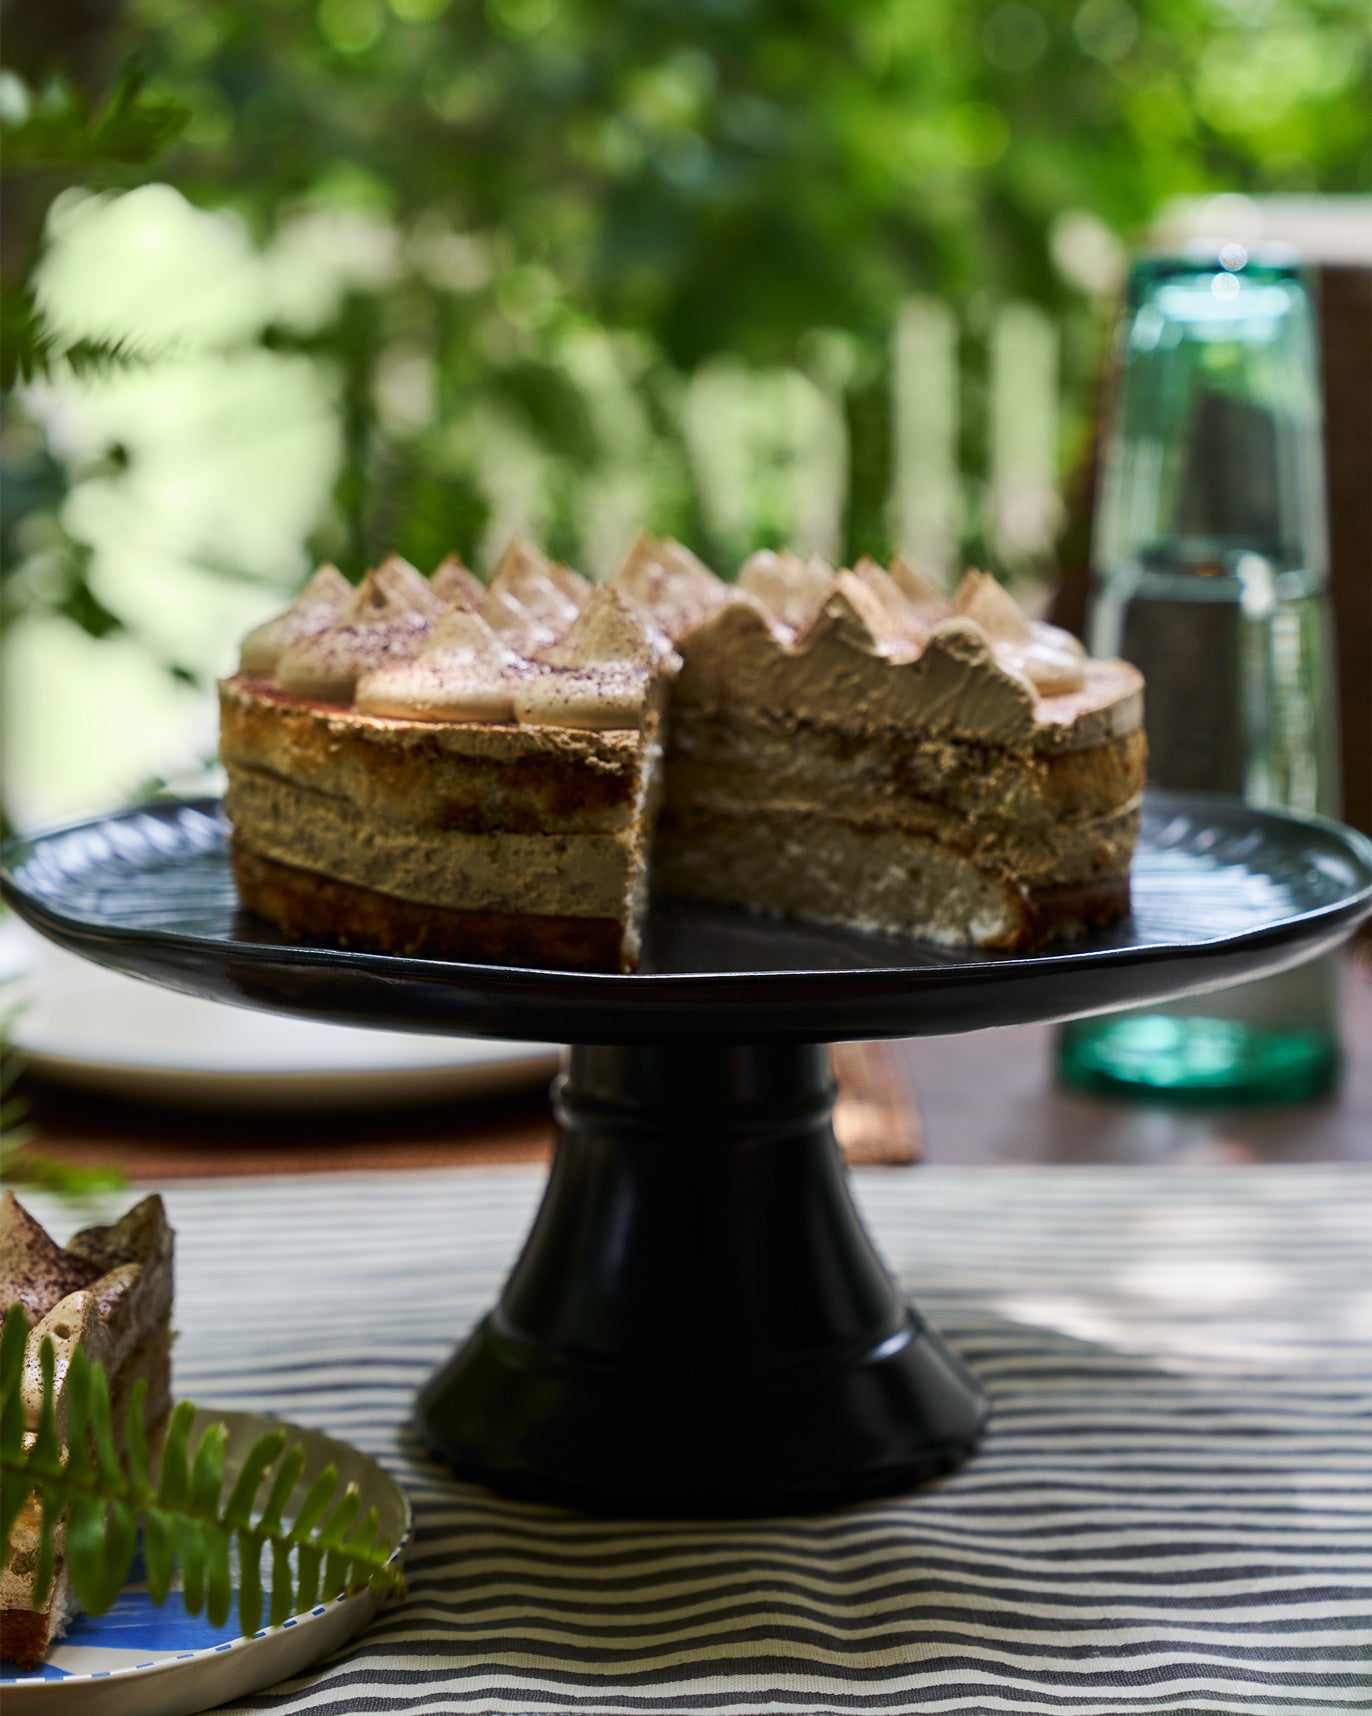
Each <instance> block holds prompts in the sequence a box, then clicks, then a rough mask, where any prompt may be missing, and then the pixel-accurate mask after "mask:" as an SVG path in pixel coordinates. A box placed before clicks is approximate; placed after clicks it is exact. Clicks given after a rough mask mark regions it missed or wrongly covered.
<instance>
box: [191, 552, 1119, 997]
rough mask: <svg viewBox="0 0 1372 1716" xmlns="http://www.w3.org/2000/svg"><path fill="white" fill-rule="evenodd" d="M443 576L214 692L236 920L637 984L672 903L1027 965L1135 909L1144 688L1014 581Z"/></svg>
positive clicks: (785, 570) (287, 635)
mask: <svg viewBox="0 0 1372 1716" xmlns="http://www.w3.org/2000/svg"><path fill="white" fill-rule="evenodd" d="M382 573H385V574H386V576H385V578H384V580H383V578H382ZM442 576H443V578H444V588H443V590H442V592H440V594H441V595H446V596H447V598H448V601H447V605H446V607H445V606H442V604H441V602H439V603H437V604H436V603H435V601H434V600H433V595H434V591H435V586H436V585H437V582H438V575H436V578H435V583H434V584H433V585H427V586H426V584H425V581H424V580H423V579H421V578H420V576H419V574H418V573H416V572H414V570H413V568H407V567H405V566H404V563H403V562H394V561H393V562H389V563H388V564H387V567H386V568H383V569H381V571H379V572H378V573H374V574H369V575H368V580H364V583H363V585H362V586H360V587H359V591H358V592H357V593H356V594H355V596H354V597H353V598H351V600H350V601H349V602H348V603H345V604H341V605H340V597H339V592H338V590H337V587H336V585H335V584H334V582H333V580H332V579H325V578H323V575H317V577H316V580H314V581H312V584H311V586H310V587H308V588H307V591H306V596H305V597H303V598H302V604H301V605H302V613H301V615H299V616H297V617H296V618H295V619H292V617H291V614H290V613H288V614H286V615H282V616H278V618H277V619H276V620H275V621H272V622H269V623H268V626H267V627H265V628H260V629H259V632H258V633H256V634H254V635H253V637H252V638H250V639H249V640H248V644H247V645H245V650H244V661H245V668H244V670H241V671H240V672H239V674H237V675H236V676H234V677H233V678H232V679H229V680H227V681H225V682H224V683H223V685H222V687H221V710H222V756H223V760H224V763H225V765H226V767H227V770H228V775H229V792H228V796H227V800H226V803H227V808H228V811H229V815H230V817H231V819H232V822H233V828H234V854H235V856H234V863H235V874H236V876H237V879H238V885H239V891H240V894H241V897H242V899H243V901H244V904H245V905H246V906H248V907H249V908H250V909H252V910H254V911H257V912H258V913H260V914H261V915H263V916H265V917H267V918H269V919H271V920H272V921H273V922H274V923H276V924H277V925H278V926H279V927H281V928H282V929H284V930H285V931H286V932H287V933H288V934H291V935H293V936H297V937H302V938H305V939H315V940H328V941H333V942H336V943H342V944H343V945H346V946H356V947H369V948H374V949H378V950H380V951H383V952H391V953H413V954H429V955H434V956H438V957H446V958H452V959H470V960H478V961H495V962H502V963H515V964H524V965H534V966H538V965H544V966H563V967H573V968H580V969H586V970H611V971H613V970H632V969H634V967H635V966H636V964H637V960H638V953H639V937H640V933H641V924H642V919H643V914H644V912H645V910H646V906H647V903H648V898H649V893H650V889H651V892H652V893H653V894H654V895H655V896H657V897H662V898H677V899H687V900H699V901H709V902H713V903H717V904H728V905H738V906H746V907H749V908H751V909H753V910H758V911H764V912H773V913H781V914H790V915H794V916H797V917H803V918H811V919H816V920H820V921H825V922H835V923H844V924H851V925H854V926H856V927H859V928H863V929H868V930H877V931H883V932H889V933H896V934H901V935H907V936H916V937H921V938H924V939H928V940H933V941H937V942H941V943H943V944H945V945H950V946H980V947H994V948H1005V949H1012V950H1022V949H1026V948H1032V947H1035V946H1038V945H1041V944H1042V943H1043V942H1045V941H1047V940H1050V939H1053V938H1054V937H1058V936H1065V935H1072V934H1077V933H1080V932H1081V931H1082V930H1084V929H1087V928H1089V927H1091V926H1094V925H1099V924H1103V923H1107V922H1109V921H1111V920H1112V919H1114V918H1117V917H1119V916H1120V915H1121V914H1122V913H1123V912H1125V911H1126V910H1127V909H1128V868H1129V859H1130V855H1131V852H1132V849H1133V843H1134V839H1135V835H1136V832H1137V823H1138V810H1139V799H1140V793H1141V789H1142V785H1143V771H1144V743H1143V736H1142V702H1141V696H1142V680H1141V678H1140V676H1139V675H1138V674H1137V673H1136V671H1135V670H1134V669H1133V668H1131V667H1128V666H1126V665H1125V664H1124V663H1122V662H1091V661H1088V660H1086V659H1085V657H1084V655H1083V653H1082V651H1081V649H1080V646H1079V645H1077V644H1076V643H1075V641H1074V640H1072V639H1071V638H1069V637H1067V636H1066V634H1064V633H1061V632H1059V631H1057V630H1056V629H1055V628H1053V627H1049V626H1044V625H1041V624H1038V623H1036V622H1031V621H1030V620H1029V619H1027V618H1026V616H1025V615H1024V614H1023V613H1022V612H1021V610H1020V609H1019V608H1018V606H1017V605H1016V604H1015V603H1014V602H1013V601H1011V599H1010V598H1009V597H1008V596H1007V595H1006V594H1005V592H1004V591H1003V590H1001V588H1000V587H999V585H997V584H996V583H995V581H994V580H993V579H990V578H987V577H985V576H984V575H982V574H980V573H969V574H968V576H967V578H966V579H964V581H963V583H962V585H961V586H960V587H959V589H958V591H957V592H956V594H955V595H954V597H953V598H951V599H948V598H945V597H944V596H943V595H942V594H941V593H939V592H938V591H936V590H935V589H934V588H933V587H932V586H930V585H929V584H928V583H927V582H926V581H925V580H923V579H922V578H921V577H920V575H919V574H918V573H917V572H916V571H915V570H914V569H913V568H912V567H910V566H908V565H907V564H906V563H904V562H903V561H900V560H897V561H895V562H893V563H892V565H891V567H890V568H889V569H884V568H882V567H879V566H876V565H875V564H873V563H872V562H870V561H861V562H859V563H858V565H857V566H855V567H854V568H853V569H852V570H850V571H842V572H835V571H834V569H833V568H832V567H828V566H826V565H825V564H824V563H823V562H822V561H819V560H816V559H814V558H811V559H809V560H800V559H799V558H797V557H795V556H791V555H787V554H764V555H758V556H754V558H753V559H752V560H751V561H749V562H748V563H747V564H746V565H745V567H744V568H743V570H742V572H741V574H740V577H739V580H738V582H737V583H736V584H734V585H728V584H725V583H724V582H723V581H722V580H720V579H718V578H717V577H716V576H715V575H714V574H713V573H712V572H710V571H709V570H708V569H707V568H706V567H704V566H703V565H702V564H701V563H700V561H698V560H696V559H695V557H694V556H693V555H691V554H689V553H688V552H687V551H686V550H685V549H683V548H681V547H680V545H678V544H675V543H664V542H656V541H654V540H653V539H652V538H648V537H642V538H640V539H639V540H638V541H637V542H636V543H635V544H634V546H633V548H632V549H631V550H630V553H629V555H628V557H627V559H626V560H625V562H624V564H623V566H622V567H621V568H620V570H619V571H618V573H616V575H615V577H614V578H613V579H612V580H611V582H610V585H609V586H608V588H601V589H594V590H593V589H592V587H591V586H590V585H588V584H587V583H586V582H585V580H582V579H579V578H577V576H576V575H575V574H574V573H570V572H568V571H567V570H566V569H565V568H560V567H556V566H555V565H553V564H552V563H551V562H549V561H547V560H546V559H544V558H543V557H542V556H541V555H540V554H539V553H538V551H537V550H536V549H534V548H533V547H532V546H531V545H529V544H527V543H522V542H517V543H515V544H513V545H512V546H511V548H510V550H509V551H508V552H507V554H506V555H505V557H504V559H503V560H502V562H501V565H500V567H499V568H498V569H497V572H496V575H495V577H494V578H493V580H492V582H491V584H490V585H489V586H488V587H486V588H484V589H483V587H482V586H480V585H479V584H478V583H477V582H476V581H475V580H473V579H472V578H471V576H470V574H467V573H466V572H465V570H464V569H461V568H460V567H457V566H456V565H455V564H454V563H452V562H448V563H445V569H444V571H443V573H442ZM327 604H333V605H334V612H333V618H332V619H330V618H329V616H328V615H327V614H326V613H324V607H325V606H326V605H327ZM293 639H295V640H296V641H292V640H293ZM249 668H250V669H251V671H249V670H248V669H249ZM659 809H660V810H661V816H660V818H659V815H658V812H659ZM655 832H656V838H655V840H654V834H655Z"/></svg>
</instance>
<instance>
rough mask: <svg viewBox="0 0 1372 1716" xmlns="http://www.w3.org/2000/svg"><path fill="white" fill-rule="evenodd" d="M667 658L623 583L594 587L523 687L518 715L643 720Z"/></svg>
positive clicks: (571, 723) (546, 723)
mask: <svg viewBox="0 0 1372 1716" xmlns="http://www.w3.org/2000/svg"><path fill="white" fill-rule="evenodd" d="M670 660H671V662H672V663H675V661H676V657H675V656H672V657H671V658H670ZM664 665H666V663H665V660H664V655H663V649H662V645H661V643H660V641H659V640H658V639H657V638H655V637H654V635H653V631H652V629H651V628H650V626H649V625H648V623H647V622H646V621H645V620H644V618H643V616H642V614H640V613H639V612H638V611H637V609H636V607H635V605H634V604H633V603H632V602H630V601H629V600H628V599H627V598H626V597H625V596H623V595H622V594H621V593H620V591H618V590H616V589H613V588H610V587H606V588H603V589H599V590H594V591H592V593H591V595H590V596H589V597H588V599H587V601H586V605H585V607H584V608H583V609H582V610H581V613H580V614H579V616H578V617H577V621H576V624H575V625H574V626H573V627H572V628H571V630H570V631H569V632H568V633H567V635H566V637H565V638H563V639H562V641H561V642H560V643H558V644H556V645H554V646H553V648H551V649H549V650H546V651H545V652H544V653H543V655H542V656H541V657H540V658H539V660H538V662H537V664H536V666H537V668H538V671H537V672H535V673H534V674H533V675H532V676H531V677H530V678H529V679H528V680H527V681H526V682H525V683H524V684H523V685H521V686H520V687H519V688H518V689H517V690H516V692H515V697H514V707H515V715H516V717H517V718H518V719H519V720H520V721H521V722H522V723H523V724H524V725H526V726H530V727H583V728H595V729H600V730H613V729H616V728H627V727H638V726H641V725H642V723H643V719H644V716H645V714H646V712H647V709H648V707H649V703H650V691H651V688H652V684H653V681H654V679H655V678H656V677H657V676H658V673H659V670H660V668H662V667H663V666H664Z"/></svg>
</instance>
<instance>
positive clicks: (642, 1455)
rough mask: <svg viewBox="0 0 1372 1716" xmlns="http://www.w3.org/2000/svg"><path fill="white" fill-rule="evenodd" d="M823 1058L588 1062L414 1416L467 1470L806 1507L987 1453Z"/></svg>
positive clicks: (500, 1479)
mask: <svg viewBox="0 0 1372 1716" xmlns="http://www.w3.org/2000/svg"><path fill="white" fill-rule="evenodd" d="M833 1096H834V1091H833V1081H832V1078H831V1076H830V1071H829V1057H828V1055H827V1053H825V1051H824V1050H823V1049H819V1048H814V1047H808V1048H807V1047H801V1046H798V1045H791V1044H776V1045H769V1046H766V1047H757V1046H748V1045H739V1046H732V1047H731V1046H725V1045H716V1044H690V1045H687V1046H685V1047H680V1046H675V1045H664V1046H661V1047H657V1048H646V1047H639V1048H578V1049H573V1050H572V1053H571V1058H570V1062H569V1065H568V1069H567V1072H566V1074H565V1075H564V1076H563V1077H562V1078H561V1079H559V1080H558V1082H557V1084H556V1085H555V1086H554V1102H555V1107H556V1109H557V1117H558V1145H557V1151H556V1154H555V1156H554V1158H553V1167H552V1172H551V1174H550V1176H549V1180H548V1186H547V1191H546V1193H545V1195H544V1199H543V1205H542V1208H541V1209H540V1210H539V1213H538V1216H537V1218H536V1220H535V1222H534V1226H533V1229H532V1231H531V1233H530V1235H529V1238H528V1241H527V1243H526V1245H525V1247H524V1251H523V1253H522V1255H521V1256H520V1259H519V1261H518V1263H516V1265H515V1268H514V1271H513V1273H512V1274H511V1276H510V1278H509V1280H508V1281H507V1282H506V1284H505V1288H504V1291H503V1292H502V1293H501V1295H500V1300H499V1302H498V1304H497V1305H496V1307H495V1308H494V1310H492V1311H491V1313H490V1314H489V1316H487V1317H486V1318H484V1319H483V1321H482V1322H481V1323H480V1324H479V1325H478V1326H477V1328H476V1329H475V1330H474V1331H473V1333H472V1334H471V1335H470V1336H469V1337H468V1339H467V1340H466V1341H464V1342H463V1343H462V1345H461V1346H460V1347H459V1348H458V1350H457V1352H456V1353H455V1354H454V1355H453V1357H452V1358H451V1359H450V1360H449V1362H448V1363H447V1364H446V1365H445V1366H444V1367H443V1368H442V1370H440V1371H439V1372H438V1373H437V1375H435V1376H434V1378H433V1379H432V1380H431V1381H430V1382H429V1383H428V1385H427V1386H426V1387H425V1389H424V1390H423V1392H422V1393H421V1395H420V1398H419V1405H418V1412H417V1424H418V1428H419V1431H420V1434H421V1435H422V1436H423V1437H424V1439H425V1441H427V1442H428V1444H429V1445H430V1447H432V1448H433V1449H434V1450H435V1452H437V1453H438V1454H440V1455H441V1456H442V1457H443V1458H444V1459H445V1460H447V1461H448V1462H449V1463H450V1464H451V1465H452V1466H453V1467H454V1468H455V1469H456V1470H457V1471H458V1472H459V1473H461V1474H463V1475H465V1476H468V1477H475V1478H478V1479H482V1480H484V1481H486V1482H489V1483H491V1484H494V1485H495V1486H496V1487H497V1488H498V1489H501V1490H505V1491H508V1492H510V1493H514V1494H524V1495H533V1496H537V1497H540V1498H542V1499H545V1500H550V1501H560V1502H565V1503H570V1504H572V1505H574V1506H582V1507H590V1508H594V1509H597V1510H600V1511H611V1512H615V1513H623V1514H671V1515H682V1514H714V1515H730V1516H733V1515H740V1514H758V1513H778V1512H793V1511H795V1510H797V1509H802V1508H815V1507H824V1506H828V1505H831V1504H833V1503H837V1502H843V1501H853V1500H856V1499H858V1498H860V1497H862V1496H868V1495H879V1494H883V1493H886V1492H889V1491H892V1490H898V1489H904V1488H908V1487H909V1486H910V1485H911V1484H914V1483H918V1482H920V1481H921V1480H923V1479H925V1478H930V1477H933V1476H935V1475H936V1474H938V1473H940V1472H945V1471H947V1470H948V1469H949V1468H950V1467H952V1466H955V1465H957V1464H958V1463H959V1462H960V1461H961V1460H963V1459H965V1458H966V1457H967V1455H968V1454H970V1453H971V1452H972V1450H973V1448H974V1447H975V1445H976V1441H977V1437H978V1436H979V1435H980V1433H981V1428H982V1425H983V1423H984V1422H985V1418H986V1411H987V1408H986V1403H985V1401H984V1400H983V1398H982V1396H981V1394H980V1393H979V1391H978V1390H977V1387H976V1385H975V1383H974V1382H973V1381H972V1379H971V1378H970V1377H969V1376H968V1374H967V1372H966V1371H965V1370H964V1369H963V1367H962V1366H961V1365H960V1364H959V1363H958V1361H957V1359H956V1358H954V1357H953V1355H952V1354H951V1353H950V1352H949V1351H948V1350H947V1348H946V1347H944V1345H943V1344H942V1342H941V1341H940V1340H939V1338H938V1336H937V1335H936V1334H934V1333H933V1331H932V1330H930V1329H929V1328H928V1327H927V1326H926V1325H925V1324H924V1323H923V1321H922V1320H921V1318H920V1317H919V1315H918V1313H916V1312H915V1311H913V1310H912V1309H911V1308H910V1306H909V1305H908V1304H907V1303H906V1302H905V1299H904V1297H903V1296H902V1294H901V1292H900V1289H899V1288H898V1287H897V1285H896V1284H895V1282H894V1281H893V1280H892V1279H891V1277H890V1275H889V1274H888V1273H887V1271H886V1269H885V1267H884V1265H883V1264H882V1262H881V1260H880V1258H879V1257H878V1256H877V1253H876V1251H875V1249H874V1247H873V1245H872V1242H871V1240H870V1238H869V1237H868V1235H867V1232H866V1229H865V1228H864V1227H863V1225H862V1223H861V1221H860V1219H859V1217H858V1214H857V1211H856V1210H855V1209H854V1207H853V1203H852V1200H851V1198H850V1196H849V1193H848V1185H847V1176H846V1175H845V1173H844V1170H843V1163H842V1160H841V1158H840V1155H839V1150H838V1146H837V1144H836V1143H835V1141H834V1133H833V1127H832V1125H831V1123H830V1122H831V1111H832V1107H833Z"/></svg>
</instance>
